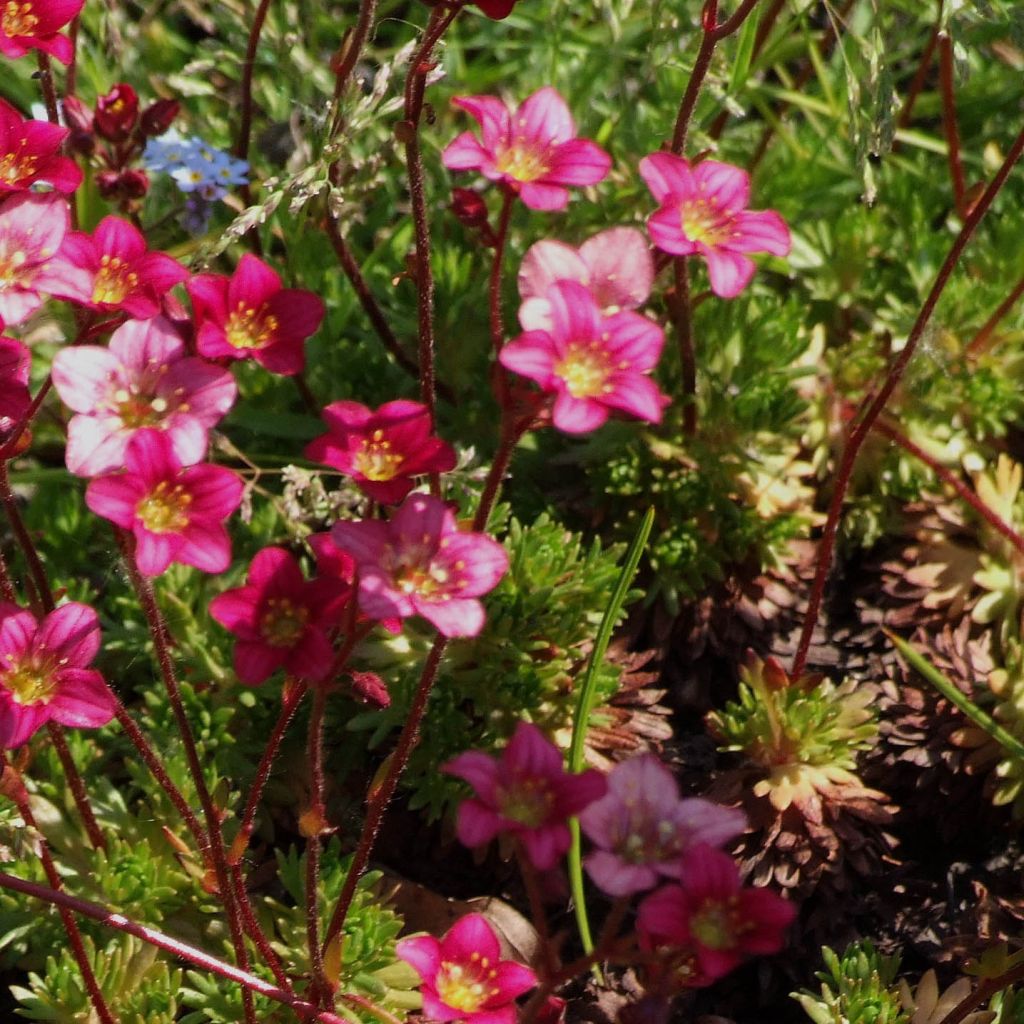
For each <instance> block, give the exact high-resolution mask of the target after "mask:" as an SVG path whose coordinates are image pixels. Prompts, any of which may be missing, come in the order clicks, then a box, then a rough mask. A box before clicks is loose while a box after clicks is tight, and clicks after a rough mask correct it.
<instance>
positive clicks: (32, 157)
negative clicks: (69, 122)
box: [0, 100, 82, 193]
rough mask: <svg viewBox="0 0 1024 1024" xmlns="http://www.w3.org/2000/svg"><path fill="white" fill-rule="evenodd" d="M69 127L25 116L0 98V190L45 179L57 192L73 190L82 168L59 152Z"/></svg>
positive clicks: (24, 187)
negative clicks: (31, 119)
mask: <svg viewBox="0 0 1024 1024" xmlns="http://www.w3.org/2000/svg"><path fill="white" fill-rule="evenodd" d="M67 134H68V129H67V128H61V127H60V126H59V125H55V124H50V122H49V121H28V120H25V119H24V118H23V117H22V116H21V115H20V114H19V113H18V111H17V110H15V109H14V107H12V106H11V105H10V104H9V103H5V102H4V101H3V100H0V193H4V192H25V191H27V190H28V189H29V188H31V187H32V185H34V184H35V183H36V182H37V181H44V182H46V183H47V184H48V185H51V186H52V187H53V188H55V189H56V190H57V191H58V192H74V191H75V189H76V188H78V186H79V185H80V184H81V183H82V172H81V171H80V170H79V168H78V164H76V163H75V161H74V160H70V159H68V157H66V156H61V155H60V147H61V143H63V141H64V139H65V138H66V137H67Z"/></svg>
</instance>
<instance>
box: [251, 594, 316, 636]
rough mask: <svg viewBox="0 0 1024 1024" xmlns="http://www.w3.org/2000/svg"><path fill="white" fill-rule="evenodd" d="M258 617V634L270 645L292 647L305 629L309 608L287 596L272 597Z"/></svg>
mask: <svg viewBox="0 0 1024 1024" xmlns="http://www.w3.org/2000/svg"><path fill="white" fill-rule="evenodd" d="M266 609H267V610H266V611H265V612H264V613H263V616H262V618H261V619H260V635H261V636H262V637H263V639H264V640H266V641H267V643H268V644H270V645H271V646H272V647H294V646H295V644H296V643H297V642H298V640H299V638H300V637H301V636H302V634H303V633H304V632H305V631H306V624H307V623H308V622H309V609H308V608H306V607H304V606H302V605H295V604H292V602H291V601H289V600H288V598H287V597H272V598H271V599H270V600H269V601H267V604H266Z"/></svg>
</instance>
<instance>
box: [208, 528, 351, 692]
mask: <svg viewBox="0 0 1024 1024" xmlns="http://www.w3.org/2000/svg"><path fill="white" fill-rule="evenodd" d="M350 594H351V586H350V585H349V584H348V583H346V582H345V581H344V580H343V579H340V578H338V577H337V576H323V577H319V578H317V579H314V580H307V579H306V578H305V577H304V576H303V575H302V570H301V569H300V568H299V564H298V562H296V561H295V559H294V558H293V557H292V556H291V555H290V554H289V553H288V552H287V551H285V550H284V549H283V548H264V549H263V550H262V551H260V552H259V553H258V554H257V555H256V557H255V558H254V559H253V560H252V564H251V565H250V566H249V575H248V577H246V583H245V586H243V587H236V588H235V589H233V590H227V591H225V592H224V593H223V594H220V595H218V596H217V597H215V598H214V599H213V601H212V602H211V603H210V614H211V615H212V616H213V617H214V618H215V619H216V620H217V621H218V622H219V623H220V624H221V625H222V626H223V627H224V628H225V629H227V630H229V631H230V632H232V633H234V634H235V635H236V636H237V637H238V639H237V641H236V642H235V673H236V674H237V675H238V678H239V679H240V680H241V681H242V682H243V683H246V684H247V685H249V686H256V685H258V684H259V683H262V682H263V681H264V680H265V679H268V678H269V677H270V676H271V675H273V674H274V672H276V671H277V670H278V669H279V668H284V669H285V670H286V671H287V672H288V673H289V675H292V676H295V677H296V678H299V679H306V680H309V681H311V682H318V681H319V680H321V679H323V678H324V676H326V675H327V672H328V670H329V669H330V667H331V664H332V662H333V661H334V653H333V651H332V649H331V643H330V640H329V639H328V631H329V630H330V629H332V628H333V627H336V626H337V625H338V624H339V622H340V619H341V613H342V608H343V606H344V604H345V602H346V600H347V599H348V597H349V595H350Z"/></svg>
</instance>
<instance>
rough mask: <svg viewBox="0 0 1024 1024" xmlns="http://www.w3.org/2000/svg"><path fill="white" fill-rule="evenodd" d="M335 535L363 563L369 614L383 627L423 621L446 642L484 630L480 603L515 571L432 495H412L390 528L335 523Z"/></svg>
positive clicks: (362, 600) (362, 603)
mask: <svg viewBox="0 0 1024 1024" xmlns="http://www.w3.org/2000/svg"><path fill="white" fill-rule="evenodd" d="M331 536H332V537H333V539H334V542H335V544H337V545H338V547H339V548H341V550H342V551H347V552H348V553H349V554H350V555H352V557H353V558H355V560H356V566H357V568H358V570H359V607H360V609H361V610H362V612H363V613H364V614H366V615H368V616H370V618H374V619H379V620H381V621H387V620H389V619H396V618H397V619H404V618H407V617H408V616H410V615H422V616H423V618H425V619H427V620H429V621H430V622H431V623H433V624H434V626H436V627H437V629H438V631H439V632H441V633H443V634H444V635H445V636H476V635H477V633H479V632H480V630H481V629H482V628H483V624H484V609H483V605H482V604H481V603H480V602H479V601H478V600H477V598H478V597H480V596H481V595H482V594H486V593H487V592H488V591H490V590H493V589H494V587H495V586H497V584H498V581H499V580H500V579H501V577H502V576H504V575H505V572H506V571H507V569H508V555H507V554H506V553H505V549H504V548H503V547H502V546H501V545H500V544H499V543H497V541H494V540H491V538H490V537H487V536H485V535H484V534H482V533H472V532H469V531H463V530H460V529H459V528H458V526H457V525H456V522H455V516H454V515H452V513H451V511H450V510H449V509H448V507H447V506H446V505H445V504H444V502H443V501H441V500H439V499H438V498H434V497H431V496H430V495H427V494H412V495H410V496H409V497H408V498H406V500H405V502H404V503H403V504H402V505H401V506H400V507H399V508H398V509H397V510H396V511H395V513H394V515H393V516H392V517H391V519H390V520H389V521H388V522H386V523H382V522H377V521H375V520H364V521H363V522H358V523H355V522H341V523H335V524H334V527H333V529H332V531H331Z"/></svg>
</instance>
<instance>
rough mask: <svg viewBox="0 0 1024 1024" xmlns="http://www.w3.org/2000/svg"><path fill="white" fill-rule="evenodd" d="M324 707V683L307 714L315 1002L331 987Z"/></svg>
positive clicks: (309, 922) (309, 934) (309, 916)
mask: <svg viewBox="0 0 1024 1024" xmlns="http://www.w3.org/2000/svg"><path fill="white" fill-rule="evenodd" d="M326 710H327V687H326V686H317V687H314V689H313V713H312V714H311V715H310V716H309V795H310V808H309V812H308V820H309V822H310V826H311V828H312V830H313V832H312V835H310V836H308V837H307V839H306V941H307V944H308V946H309V966H310V970H311V971H312V975H313V978H312V986H311V991H312V992H315V993H318V994H319V997H318V1002H319V1001H322V1000H323V999H324V998H325V997H327V996H328V994H329V992H330V989H329V988H328V985H327V979H326V978H325V976H324V954H323V950H322V949H321V948H320V900H319V893H318V889H319V885H320V842H321V840H320V836H321V835H322V834H323V829H324V828H325V826H326V821H325V820H324V814H325V807H324V713H325V711H326Z"/></svg>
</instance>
